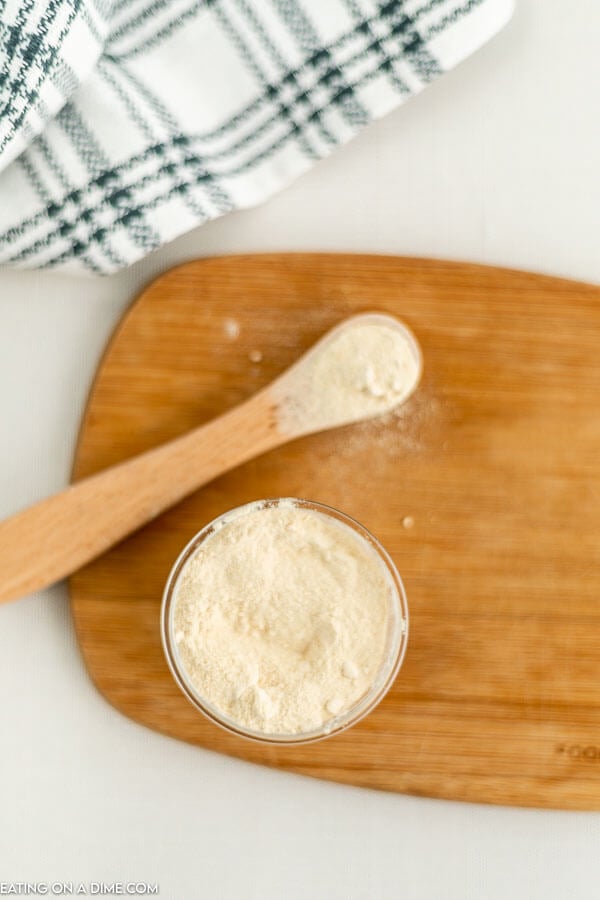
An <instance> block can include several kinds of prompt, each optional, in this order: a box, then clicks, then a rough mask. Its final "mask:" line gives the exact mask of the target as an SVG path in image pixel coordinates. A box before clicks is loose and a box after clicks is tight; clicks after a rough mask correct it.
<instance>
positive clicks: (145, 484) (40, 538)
mask: <svg viewBox="0 0 600 900" xmlns="http://www.w3.org/2000/svg"><path fill="white" fill-rule="evenodd" d="M274 410H275V407H274V403H273V401H272V399H270V397H269V393H268V391H263V392H261V393H259V394H256V395H255V396H254V397H251V398H250V400H248V401H246V402H245V403H243V404H241V405H240V406H237V407H235V408H234V409H232V410H231V411H229V412H227V413H225V414H224V415H222V416H219V417H218V418H216V419H213V420H212V421H211V422H209V423H208V424H206V425H203V426H201V427H200V428H196V429H194V430H193V431H190V432H189V433H188V434H185V435H183V436H182V437H179V438H176V439H175V440H172V441H169V442H168V443H166V444H163V445H162V446H160V447H157V448H155V449H153V450H149V451H148V452H146V453H143V454H142V455H140V456H136V457H134V458H133V459H129V460H126V461H125V462H123V463H119V464H118V465H116V466H112V467H111V468H109V469H106V470H104V471H102V472H99V473H98V474H96V475H92V476H90V477H89V478H85V479H83V480H82V481H78V482H76V483H75V484H73V485H71V486H70V487H68V488H66V490H64V491H61V492H60V493H58V494H54V495H53V496H52V497H48V498H47V499H46V500H42V501H41V502H40V503H36V504H35V505H34V506H30V507H29V508H28V509H25V510H23V511H22V512H19V513H17V514H16V515H14V516H12V517H11V518H9V519H6V520H5V521H4V522H0V602H3V601H8V600H15V599H17V598H18V597H21V596H23V595H25V594H29V593H32V592H33V591H37V590H40V589H42V588H44V587H47V586H48V585H50V584H53V583H54V582H55V581H59V580H60V579H62V578H65V577H66V576H67V575H70V574H71V573H72V572H74V571H76V570H77V569H79V568H81V566H83V565H85V563H88V562H90V560H92V559H94V558H95V557H96V556H99V555H100V554H101V553H103V552H104V551H106V550H108V549H109V547H112V546H113V544H116V543H117V542H118V541H120V540H122V539H123V538H124V537H126V536H127V535H128V534H131V533H132V532H133V531H136V530H137V529H138V528H141V526H142V525H145V524H146V523H147V522H149V521H151V520H152V519H153V518H155V517H156V516H158V515H160V513H162V512H164V511H165V510H166V509H168V508H169V507H171V506H174V505H175V504H176V503H178V502H179V501H180V500H182V499H183V498H184V497H186V496H188V494H191V493H193V491H195V490H196V489H197V488H199V487H201V486H202V485H204V484H206V483H207V482H209V481H212V480H213V479H214V478H216V477H218V476H219V475H222V474H224V473H225V472H228V471H229V470H230V469H233V468H235V467H236V466H238V465H240V464H241V463H243V462H246V461H247V460H249V459H252V458H253V457H255V456H259V455H260V454H261V453H265V452H266V451H267V450H270V449H272V448H274V447H276V446H278V445H280V444H282V443H285V441H286V440H288V439H289V438H288V437H287V436H285V435H282V434H280V433H279V431H278V429H277V425H276V421H275V414H274Z"/></svg>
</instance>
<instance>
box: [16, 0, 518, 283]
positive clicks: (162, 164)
mask: <svg viewBox="0 0 600 900" xmlns="http://www.w3.org/2000/svg"><path fill="white" fill-rule="evenodd" d="M512 6H513V0H0V170H2V171H1V172H0V262H1V263H11V264H14V265H18V266H29V267H40V266H48V267H54V268H57V267H60V268H62V269H70V270H75V271H77V270H79V271H81V270H88V271H92V272H97V273H106V272H113V271H115V270H117V269H119V268H121V267H123V266H127V265H129V264H130V263H132V262H134V261H135V260H137V259H139V258H140V257H142V256H144V254H146V253H148V252H149V251H150V250H153V249H154V248H155V247H158V246H159V245H160V244H163V243H165V242H166V241H169V240H172V239H173V238H175V237H177V235H179V234H182V233H183V232H185V231H187V230H189V229H190V228H193V227H195V226H197V225H199V224H201V223H203V222H206V221H208V220H209V219H213V218H215V217H216V216H220V215H223V213H226V212H228V211H229V210H232V209H238V208H241V207H247V206H251V205H253V204H255V203H258V202H260V201H261V200H264V199H265V198H266V197H268V196H269V195H270V194H272V193H273V192H274V191H276V190H277V189H279V188H281V187H282V186H283V185H285V184H287V183H288V182H290V181H291V180H292V179H293V178H296V177H297V176H298V175H300V174H301V173H303V172H305V171H306V170H307V169H308V168H309V167H310V166H311V165H312V164H313V163H314V162H316V161H317V160H319V159H322V158H323V157H324V156H327V155H328V154H330V153H331V152H332V151H333V150H334V149H335V148H336V147H337V146H338V145H339V144H343V143H344V142H346V141H347V140H348V139H349V138H351V137H352V136H353V135H355V134H356V133H357V131H358V130H359V129H360V128H362V127H363V126H364V125H366V124H367V123H369V122H370V121H372V120H373V119H376V118H378V117H380V116H382V115H384V114H385V113H387V112H389V111H390V110H391V109H393V108H394V107H396V106H398V105H399V104H401V103H403V102H404V101H405V100H407V99H408V98H409V97H410V96H412V95H413V94H415V93H417V92H418V91H420V90H421V89H422V88H424V87H425V86H426V85H427V84H428V83H429V82H430V81H432V80H433V79H434V78H436V77H437V76H438V75H440V74H441V73H443V72H445V71H447V70H448V69H451V68H452V67H453V66H455V65H456V64H457V63H458V62H460V61H461V60H462V59H464V58H465V57H466V56H467V55H468V54H470V53H472V52H473V51H474V50H476V49H477V48H478V47H479V46H480V45H481V44H483V43H484V42H485V41H486V40H488V39H489V38H490V37H491V36H492V35H493V34H494V33H495V32H497V31H498V30H499V29H500V28H501V27H502V26H503V25H504V23H505V22H506V21H507V20H508V18H509V17H510V15H511V12H512Z"/></svg>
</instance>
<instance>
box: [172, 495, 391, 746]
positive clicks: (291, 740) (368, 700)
mask: <svg viewBox="0 0 600 900" xmlns="http://www.w3.org/2000/svg"><path fill="white" fill-rule="evenodd" d="M281 502H285V503H286V504H287V505H289V504H293V505H294V506H297V507H298V508H301V509H308V510H313V511H314V512H318V513H320V514H321V515H324V516H328V517H330V518H332V519H334V520H335V521H336V522H338V523H339V524H341V525H343V526H345V527H347V528H349V529H350V530H351V531H352V532H353V533H354V534H355V535H357V536H358V537H359V538H360V539H361V541H364V542H365V543H366V544H367V545H368V547H369V548H370V549H371V550H372V551H374V552H375V554H376V555H377V557H378V558H379V560H380V561H381V563H383V565H384V566H385V569H386V570H387V575H388V580H389V585H390V591H389V615H388V633H387V641H386V649H385V652H384V654H383V656H382V661H381V665H380V668H379V671H378V672H377V674H376V676H375V678H374V680H373V683H372V685H371V687H370V689H369V690H368V691H367V692H366V693H365V694H363V696H362V697H361V698H360V699H359V700H358V701H357V702H356V703H355V704H354V705H353V706H352V707H351V708H350V709H348V710H346V711H345V712H342V713H340V714H339V715H337V716H332V717H331V719H328V720H327V721H326V722H325V723H323V725H321V726H319V727H318V728H316V729H314V730H312V731H309V732H302V733H299V734H268V733H264V732H259V731H252V730H250V729H248V728H246V727H245V726H243V725H241V724H240V723H239V722H236V721H234V720H233V719H230V718H229V717H228V716H227V715H226V714H225V713H223V712H222V711H221V710H218V709H216V708H215V707H214V706H212V705H211V704H210V703H208V702H207V700H206V699H204V698H203V697H202V696H201V695H200V694H199V693H198V691H197V690H196V688H195V687H194V685H193V684H192V683H191V681H190V679H189V677H188V675H187V673H186V670H185V667H184V665H183V663H182V661H181V659H180V656H179V652H178V649H177V642H176V641H175V636H174V625H173V614H174V608H175V596H176V591H177V582H178V579H179V576H180V575H181V573H182V571H183V569H184V567H185V565H186V563H187V561H188V560H189V559H190V557H191V556H192V555H193V554H194V553H195V551H196V550H197V549H198V547H199V546H200V544H202V542H203V541H205V540H206V539H207V538H208V537H210V535H211V534H212V533H213V532H214V530H215V527H216V526H217V525H219V527H220V526H221V523H222V522H223V520H227V519H228V518H230V517H232V518H233V517H234V516H235V515H237V514H241V513H243V511H244V510H246V509H248V510H249V509H250V508H253V509H254V510H257V509H261V508H265V507H268V506H275V505H277V504H279V503H281ZM222 527H227V525H226V522H225V524H224V525H223V526H222ZM161 637H162V643H163V649H164V653H165V657H166V660H167V663H168V665H169V668H170V670H171V673H172V675H173V678H174V679H175V681H176V682H177V684H178V685H179V687H180V688H181V690H182V691H183V693H184V694H185V696H186V697H187V699H188V700H189V701H190V702H191V703H192V704H193V705H194V706H195V707H196V709H198V710H199V711H200V712H202V713H203V714H204V715H205V716H207V718H209V719H210V720H211V721H212V722H214V723H215V724H217V725H220V726H221V727H222V728H224V729H225V730H226V731H229V732H232V733H233V734H236V735H239V736H240V737H244V738H248V739H250V740H254V741H261V742H263V743H268V744H305V743H309V742H311V741H319V740H322V739H324V738H327V737H331V736H332V735H334V734H339V733H340V732H341V731H345V730H346V728H350V727H351V726H352V725H355V724H356V722H358V721H359V720H360V719H362V718H363V717H364V716H366V715H367V714H368V713H370V712H371V711H372V710H373V709H374V708H375V707H376V706H377V704H378V703H380V701H381V700H382V699H383V698H384V697H385V695H386V694H387V692H388V691H389V689H390V687H391V686H392V684H393V682H394V680H395V678H396V676H397V674H398V671H399V669H400V666H401V665H402V661H403V659H404V654H405V652H406V645H407V640H408V605H407V601H406V593H405V591H404V585H403V584H402V579H401V578H400V575H399V573H398V570H397V569H396V566H395V565H394V563H393V561H392V559H391V557H390V556H389V554H388V553H387V551H386V550H385V549H384V547H382V545H381V544H380V543H379V541H378V540H377V538H375V537H374V536H373V535H372V534H371V533H370V532H369V531H367V529H366V528H364V527H363V526H362V525H361V524H360V523H359V522H357V521H355V520H354V519H352V518H351V517H350V516H347V515H346V514H345V513H342V512H340V511H339V510H337V509H333V508H332V507H330V506H325V505H324V504H323V503H317V502H314V501H312V500H299V499H297V498H278V499H271V500H259V501H254V502H252V503H249V504H246V505H245V506H240V507H237V508H236V509H234V510H229V511H228V512H226V513H224V514H223V515H222V516H219V517H218V518H216V519H214V520H213V521H212V522H210V523H209V524H208V525H206V526H205V527H204V528H203V529H202V530H201V531H199V532H198V534H196V535H195V536H194V537H193V538H192V539H191V541H190V542H189V543H188V544H187V546H186V547H185V548H184V549H183V551H182V552H181V553H180V555H179V557H178V558H177V560H176V561H175V564H174V565H173V568H172V569H171V572H170V574H169V577H168V579H167V583H166V586H165V591H164V595H163V601H162V609H161Z"/></svg>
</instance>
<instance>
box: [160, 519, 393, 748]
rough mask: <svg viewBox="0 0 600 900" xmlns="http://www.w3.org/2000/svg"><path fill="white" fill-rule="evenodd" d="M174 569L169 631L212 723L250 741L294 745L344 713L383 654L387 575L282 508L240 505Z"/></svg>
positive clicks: (349, 540) (365, 555)
mask: <svg viewBox="0 0 600 900" xmlns="http://www.w3.org/2000/svg"><path fill="white" fill-rule="evenodd" d="M218 526H220V527H217V529H216V530H215V531H214V532H213V533H212V534H211V535H210V536H209V537H208V538H206V539H205V541H204V542H203V543H202V544H201V545H200V546H199V548H198V549H197V550H196V552H195V553H194V554H193V556H192V557H190V559H189V560H188V562H187V563H186V565H185V567H184V569H183V571H182V573H181V575H180V576H179V580H178V583H177V586H176V590H175V600H174V611H173V622H172V624H173V631H174V634H175V640H176V642H177V646H178V652H179V656H180V659H181V663H182V665H183V668H184V670H185V671H186V673H187V676H188V678H189V680H190V681H191V683H192V684H193V686H194V687H195V689H196V691H197V692H198V694H199V695H200V696H201V697H202V698H203V699H204V700H206V701H208V703H209V704H210V705H212V706H213V707H214V708H215V709H216V710H217V711H219V712H220V713H222V714H225V715H226V716H228V717H229V718H230V719H232V720H233V721H234V722H237V723H239V724H240V725H241V726H243V727H245V728H248V729H250V730H252V731H255V732H261V733H266V734H299V733H303V732H307V731H311V730H313V729H315V728H319V727H321V726H323V725H324V724H325V723H327V722H328V721H329V720H331V719H332V718H333V717H335V716H338V715H339V714H341V713H344V712H345V711H347V710H349V709H350V708H351V707H353V706H354V705H355V704H356V702H357V701H358V700H359V699H360V698H361V697H362V696H363V695H364V694H365V693H366V692H367V691H368V690H369V688H370V687H371V686H372V685H373V682H374V680H375V679H376V677H377V675H378V673H379V670H380V667H381V665H382V663H383V661H384V657H385V654H386V648H387V635H388V627H389V611H390V599H391V591H392V586H391V582H390V578H389V574H388V572H387V569H386V568H385V566H384V564H383V562H382V561H381V560H380V558H379V557H378V556H377V555H376V553H375V551H374V550H372V549H371V548H370V547H369V546H368V545H365V543H364V542H363V541H362V540H361V539H360V538H359V537H358V536H357V535H356V534H355V533H354V532H353V531H352V530H351V529H350V528H349V527H348V526H346V525H343V524H342V523H338V522H336V521H334V520H332V519H331V518H329V517H327V516H325V515H323V514H322V513H319V512H316V511H314V510H310V509H306V508H303V507H298V506H296V505H295V504H294V502H293V501H281V502H280V503H279V504H277V505H274V506H264V505H262V504H250V505H249V506H246V507H242V509H241V510H238V511H237V513H234V514H232V516H231V517H226V518H225V519H224V520H221V521H220V522H219V523H218Z"/></svg>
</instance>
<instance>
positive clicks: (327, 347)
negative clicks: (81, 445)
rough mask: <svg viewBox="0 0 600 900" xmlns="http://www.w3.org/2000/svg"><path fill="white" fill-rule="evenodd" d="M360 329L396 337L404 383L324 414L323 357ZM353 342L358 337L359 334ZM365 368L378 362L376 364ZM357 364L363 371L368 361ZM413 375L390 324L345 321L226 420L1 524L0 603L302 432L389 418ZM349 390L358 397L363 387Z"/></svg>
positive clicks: (413, 363) (409, 349)
mask: <svg viewBox="0 0 600 900" xmlns="http://www.w3.org/2000/svg"><path fill="white" fill-rule="evenodd" d="M367 326H379V327H380V328H385V329H388V330H389V329H391V331H390V335H391V334H392V333H393V334H395V336H396V342H397V344H396V346H397V347H399V348H403V353H404V363H405V366H404V376H405V377H404V380H403V383H402V385H401V386H399V385H396V392H395V393H394V392H392V394H389V395H388V396H387V397H385V396H382V393H381V391H377V390H375V391H369V390H368V384H367V386H366V388H365V391H366V393H365V392H363V396H364V403H363V404H362V406H361V404H360V403H358V406H357V407H356V408H354V409H353V410H352V409H351V410H349V409H348V404H346V405H344V404H343V403H341V404H340V405H339V406H338V407H335V408H332V407H331V404H330V405H329V407H328V409H329V412H328V414H327V416H325V417H324V416H323V414H322V407H321V406H320V405H319V403H320V396H321V395H320V392H322V391H323V390H324V389H327V387H328V386H327V385H326V384H324V383H323V378H322V377H321V376H322V375H323V373H327V372H331V366H330V364H331V363H332V362H333V357H331V358H329V356H326V354H331V353H333V354H334V356H335V354H337V355H338V356H339V349H340V347H341V346H342V344H341V343H340V339H341V338H342V337H344V336H345V337H346V339H348V338H347V336H348V335H349V334H350V329H354V328H364V327H367ZM371 334H373V332H371ZM352 335H353V336H354V338H355V339H356V338H359V339H360V336H359V335H358V333H357V332H352ZM363 335H364V332H363ZM398 336H400V337H401V342H398ZM358 356H359V357H361V359H362V354H358ZM347 362H348V364H349V368H348V370H347V372H345V371H344V365H343V360H342V361H341V362H340V364H339V367H338V369H336V379H335V380H336V382H338V381H339V380H341V377H342V376H344V374H345V375H346V376H347V377H348V378H350V377H351V376H352V377H355V375H356V366H357V365H358V363H360V360H359V361H358V363H357V360H356V355H355V357H354V358H353V359H350V358H349V359H348V360H347ZM372 362H373V365H376V364H377V359H376V358H374V359H373V360H372ZM362 363H364V367H365V368H366V369H367V370H369V369H370V368H371V366H370V361H369V359H367V358H366V359H365V360H363V361H362ZM362 363H361V364H362ZM336 365H337V362H336ZM328 366H329V368H328ZM421 368H422V364H421V353H420V349H419V346H418V344H417V341H416V339H415V338H414V336H413V334H412V333H411V332H410V331H409V330H408V328H406V326H404V325H403V324H402V323H401V322H399V321H398V320H397V319H394V318H393V317H391V316H387V315H381V314H377V313H367V314H364V315H359V316H353V317H352V318H350V319H347V320H345V321H344V322H342V323H341V324H340V325H338V326H336V327H335V328H333V329H332V330H331V331H329V332H327V334H326V335H325V336H324V337H322V338H321V339H320V340H319V341H318V342H317V343H316V344H315V345H314V346H313V347H312V349H311V350H309V351H308V352H307V353H305V354H304V355H303V356H302V357H301V358H300V359H299V360H298V361H297V362H296V363H295V364H294V365H293V366H291V367H290V368H289V369H287V370H286V371H285V372H284V373H283V374H282V375H280V376H279V377H278V378H277V379H276V380H275V381H273V382H272V383H271V384H270V385H268V386H267V387H266V388H263V389H262V390H261V391H259V393H257V394H255V395H254V396H252V397H250V399H249V400H247V401H245V402H244V403H242V404H240V405H239V406H236V407H235V408H234V409H232V410H230V411H229V412H227V413H225V414H224V415H222V416H219V417H218V418H216V419H213V420H212V421H211V422H208V424H206V425H202V426H200V427H199V428H196V429H194V430H193V431H190V432H189V433H188V434H185V435H183V436H182V437H179V438H176V439H175V440H172V441H169V442H168V443H166V444H163V445H162V446H160V447H157V448H155V449H153V450H149V451H148V452H146V453H143V454H141V455H140V456H136V457H134V458H132V459H129V460H127V461H125V462H123V463H120V464H119V465H116V466H112V467H110V468H109V469H105V470H104V471H103V472H99V473H97V474H96V475H92V476H91V477H89V478H85V479H83V480H82V481H79V482H77V483H75V484H73V485H71V486H70V487H68V488H67V489H66V490H64V491H61V492H60V493H58V494H55V495H54V496H52V497H48V498H47V499H46V500H42V501H41V502H40V503H36V504H35V505H34V506H30V507H29V508H28V509H25V510H23V511H22V512H20V513H17V514H16V515H14V516H12V517H11V518H9V519H6V520H5V521H4V522H0V602H2V601H7V600H15V599H16V598H17V597H21V596H23V595H25V594H29V593H31V592H32V591H36V590H40V589H41V588H44V587H47V586H48V585H50V584H53V583H54V582H55V581H58V580H60V579H61V578H65V577H66V576H67V575H70V574H71V573H72V572H74V571H76V570H77V569H79V568H80V567H81V566H83V565H85V563H88V562H90V560H92V559H94V558H95V557H96V556H99V555H100V554H101V553H103V552H104V551H105V550H108V549H109V547H112V546H113V544H116V543H117V542H118V541H120V540H122V539H123V538H124V537H126V536H127V535H129V534H131V533H132V532H133V531H136V530H137V529H138V528H141V526H142V525H145V524H146V523H147V522H149V521H151V520H152V519H154V518H155V517H156V516H158V515H160V513H162V512H164V511H165V510H166V509H169V507H171V506H174V505H175V504H176V503H178V502H179V501H180V500H182V499H183V498H184V497H186V496H188V494H191V493H192V492H193V491H195V490H197V489H198V488H199V487H201V486H202V485H204V484H206V483H207V482H209V481H212V480H213V479H214V478H217V477H218V476H219V475H223V474H224V473H225V472H228V471H229V470H230V469H233V468H235V467H236V466H239V465H241V464H242V463H244V462H247V460H249V459H252V458H254V457H255V456H259V455H260V454H262V453H266V452H267V451H268V450H272V449H274V448H275V447H278V446H280V445H281V444H285V443H287V442H288V441H291V440H294V439H295V438H298V437H302V436H303V435H307V434H311V433H313V432H316V431H324V430H327V429H329V428H335V427H337V426H339V425H344V424H347V423H349V422H352V421H359V420H362V419H366V418H372V417H373V416H374V415H379V414H381V413H384V412H388V411H389V410H390V409H391V408H393V407H395V406H397V405H399V404H400V403H402V402H403V401H404V400H405V399H406V398H407V397H408V396H409V395H410V394H411V393H412V392H413V391H414V389H415V387H416V386H417V384H418V382H419V378H420V375H421ZM319 373H321V375H319ZM338 375H339V376H340V379H338V377H337V376H338ZM347 387H348V388H349V389H350V390H354V391H355V392H356V394H357V397H358V394H360V392H361V390H362V389H361V388H360V386H359V387H358V388H357V386H356V385H347ZM338 389H339V384H338ZM342 399H343V398H342ZM334 406H335V405H334ZM312 413H315V415H313V414H312Z"/></svg>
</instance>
